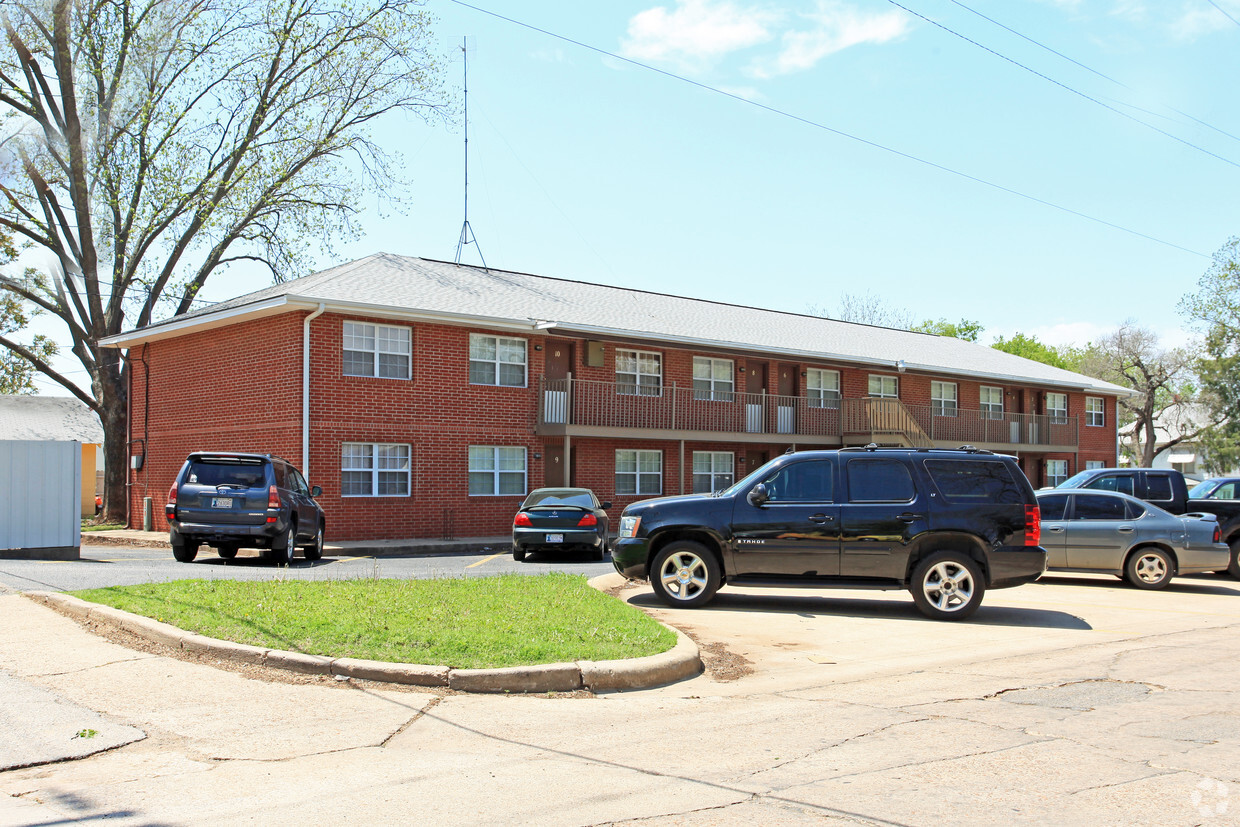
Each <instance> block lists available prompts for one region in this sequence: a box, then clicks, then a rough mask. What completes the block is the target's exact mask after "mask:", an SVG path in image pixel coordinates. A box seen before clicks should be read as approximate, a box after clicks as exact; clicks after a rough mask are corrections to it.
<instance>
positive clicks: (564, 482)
mask: <svg viewBox="0 0 1240 827" xmlns="http://www.w3.org/2000/svg"><path fill="white" fill-rule="evenodd" d="M543 456H545V457H546V458H547V459H546V464H545V465H544V466H543V485H544V486H546V487H547V488H557V487H560V486H571V485H572V484H573V480H574V479H575V478H576V476H577V475H576V474H574V473H573V467H574V466H575V465H576V464H577V463H576V459H577V452H576V451H573V455H572V457H571V458H570V459H569V461H568V462H565V461H564V446H563V445H548V446H547V447H546V448H545V449H544V450H543Z"/></svg>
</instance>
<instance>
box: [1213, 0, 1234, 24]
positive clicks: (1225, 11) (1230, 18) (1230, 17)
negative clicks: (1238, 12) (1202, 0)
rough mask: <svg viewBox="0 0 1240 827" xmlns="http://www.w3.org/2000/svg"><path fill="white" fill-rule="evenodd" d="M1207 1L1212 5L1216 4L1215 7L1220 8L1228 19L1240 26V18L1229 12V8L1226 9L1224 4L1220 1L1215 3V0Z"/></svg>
mask: <svg viewBox="0 0 1240 827" xmlns="http://www.w3.org/2000/svg"><path fill="white" fill-rule="evenodd" d="M1206 2H1207V3H1209V4H1210V5H1211V6H1214V8H1216V9H1218V10H1219V11H1220V12H1222V13H1223V16H1224V17H1226V18H1227V19H1228V20H1230V21H1231V22H1232V23H1235V24H1236V25H1237V26H1240V20H1237V19H1236V18H1234V17H1232V16H1231V15H1230V14H1228V13H1227V10H1226V9H1224V8H1223V7H1222V6H1220V5H1219V4H1218V3H1215V2H1214V0H1206Z"/></svg>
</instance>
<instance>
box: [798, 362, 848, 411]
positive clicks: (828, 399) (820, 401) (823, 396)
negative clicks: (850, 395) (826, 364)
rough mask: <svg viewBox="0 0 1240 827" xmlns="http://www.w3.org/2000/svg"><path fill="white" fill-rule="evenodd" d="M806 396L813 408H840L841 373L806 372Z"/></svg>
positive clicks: (829, 371)
mask: <svg viewBox="0 0 1240 827" xmlns="http://www.w3.org/2000/svg"><path fill="white" fill-rule="evenodd" d="M805 395H806V397H808V398H809V406H810V407H811V408H831V409H832V410H839V407H840V372H839V371H838V370H823V369H822V368H810V369H809V370H807V371H805Z"/></svg>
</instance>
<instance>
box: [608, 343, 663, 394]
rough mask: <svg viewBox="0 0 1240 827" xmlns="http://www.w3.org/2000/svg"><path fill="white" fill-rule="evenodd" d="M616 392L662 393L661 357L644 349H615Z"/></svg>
mask: <svg viewBox="0 0 1240 827" xmlns="http://www.w3.org/2000/svg"><path fill="white" fill-rule="evenodd" d="M616 392H617V393H623V394H629V395H634V396H662V395H663V357H662V356H661V355H660V354H658V353H651V352H650V351H646V350H621V349H617V350H616Z"/></svg>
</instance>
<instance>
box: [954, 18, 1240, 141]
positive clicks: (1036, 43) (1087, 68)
mask: <svg viewBox="0 0 1240 827" xmlns="http://www.w3.org/2000/svg"><path fill="white" fill-rule="evenodd" d="M949 2H951V3H953V4H954V5H957V6H959V7H960V8H962V9H964V10H965V11H967V12H970V13H972V14H975V15H977V16H978V17H980V18H982V19H983V20H985V21H987V22H989V23H993V24H994V25H996V26H998V27H999V28H1001V29H1003V30H1004V31H1007V32H1011V33H1012V34H1014V35H1016V36H1017V37H1019V38H1021V39H1022V40H1026V41H1028V42H1030V43H1032V44H1033V45H1034V46H1037V47H1038V48H1039V49H1045V50H1046V51H1048V52H1050V53H1051V54H1053V55H1055V56H1056V57H1060V58H1063V59H1064V60H1066V61H1068V62H1069V63H1071V64H1073V65H1075V66H1079V67H1081V68H1082V69H1084V70H1085V71H1087V72H1092V73H1093V74H1095V75H1097V76H1098V77H1100V78H1102V79H1103V80H1109V81H1111V83H1114V84H1115V85H1116V86H1121V87H1123V88H1124V89H1127V90H1128V91H1130V92H1135V91H1137V90H1135V89H1133V88H1132V87H1131V86H1129V85H1128V84H1126V83H1124V82H1123V81H1120V80H1116V79H1115V78H1113V77H1111V76H1110V75H1107V74H1104V73H1102V72H1099V71H1098V70H1097V69H1094V68H1092V67H1090V66H1086V65H1085V64H1084V63H1081V62H1080V61H1079V60H1075V59H1073V58H1071V57H1068V56H1067V55H1065V54H1064V53H1063V52H1060V51H1056V50H1055V49H1052V48H1051V47H1050V46H1047V45H1046V44H1045V43H1041V42H1039V41H1037V40H1034V39H1033V38H1032V37H1029V36H1028V35H1026V34H1022V33H1021V32H1018V31H1016V29H1013V28H1012V27H1011V26H1007V25H1004V24H1003V23H1000V22H999V21H998V20H995V19H994V18H993V17H987V16H986V15H984V14H982V13H981V12H980V11H978V10H977V9H974V8H970V7H969V6H966V5H965V4H964V3H961V2H959V0H949ZM1210 4H1211V5H1214V3H1213V2H1211V3H1210ZM1214 7H1215V8H1217V9H1218V10H1219V11H1221V12H1223V14H1227V12H1225V11H1223V10H1222V9H1221V8H1219V7H1218V6H1214ZM1227 16H1228V17H1231V15H1229V14H1227ZM1232 20H1235V18H1232ZM1237 25H1240V23H1237ZM1108 100H1112V102H1113V103H1118V104H1119V105H1121V106H1127V107H1129V108H1130V109H1136V110H1137V111H1138V112H1144V113H1145V114H1147V115H1153V116H1154V117H1156V118H1165V117H1166V116H1165V115H1160V114H1158V113H1157V112H1151V111H1149V110H1148V109H1142V108H1141V107H1139V106H1134V105H1133V104H1131V103H1124V102H1123V101H1115V100H1113V99H1110V98H1108ZM1167 108H1168V109H1170V110H1171V111H1172V112H1174V113H1176V114H1177V115H1180V116H1182V117H1185V118H1188V119H1189V120H1190V121H1193V122H1194V123H1197V124H1199V125H1201V126H1204V127H1205V128H1206V129H1212V130H1214V131H1215V132H1217V133H1219V134H1220V135H1225V136H1227V137H1228V138H1231V139H1232V140H1233V141H1240V138H1237V137H1236V136H1235V135H1232V134H1231V133H1230V132H1226V131H1224V130H1222V129H1219V128H1218V127H1217V126H1214V125H1212V124H1208V123H1206V122H1205V121H1203V120H1201V119H1200V118H1195V117H1193V116H1192V115H1190V114H1188V113H1187V112H1181V111H1180V110H1179V109H1176V108H1175V107H1174V106H1168V107H1167Z"/></svg>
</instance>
